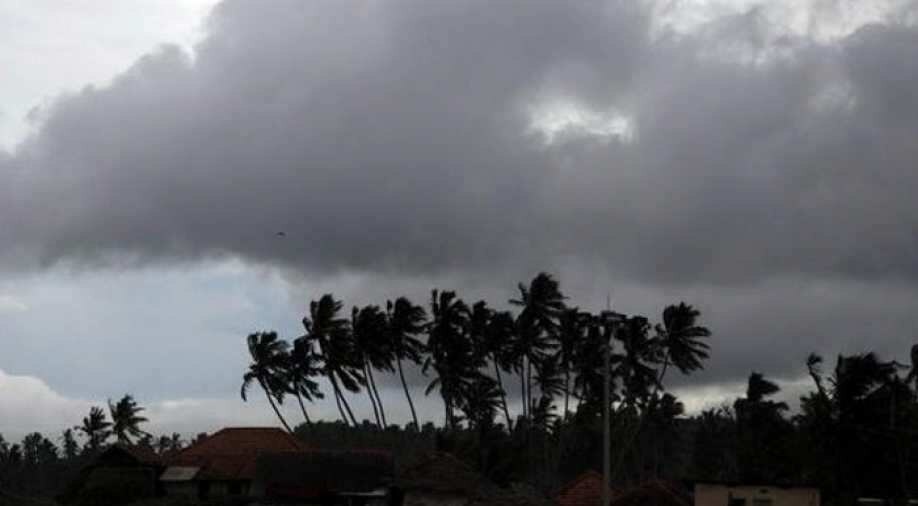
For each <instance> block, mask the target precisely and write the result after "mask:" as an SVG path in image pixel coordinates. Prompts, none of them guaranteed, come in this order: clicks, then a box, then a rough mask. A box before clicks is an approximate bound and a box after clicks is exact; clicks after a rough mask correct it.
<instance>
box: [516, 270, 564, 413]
mask: <svg viewBox="0 0 918 506" xmlns="http://www.w3.org/2000/svg"><path fill="white" fill-rule="evenodd" d="M518 288H519V292H520V294H519V298H518V299H510V304H513V305H515V306H519V307H520V308H521V310H520V313H519V315H517V318H516V338H517V356H518V360H519V362H518V364H517V368H518V370H519V372H520V375H521V382H522V389H523V411H524V416H528V415H529V414H530V413H531V408H532V400H533V394H532V367H533V363H536V362H539V361H541V360H542V359H543V358H544V357H545V355H547V354H548V353H550V352H551V351H552V350H553V349H554V348H555V346H556V343H555V340H556V338H557V333H558V319H559V317H560V315H561V312H562V311H563V310H564V298H565V297H564V295H563V294H562V293H561V291H560V288H559V285H558V282H557V281H556V280H555V279H554V278H552V277H551V275H549V274H547V273H544V272H541V273H539V274H538V275H537V276H536V277H535V278H533V280H532V281H531V282H530V283H529V285H528V286H527V285H525V284H523V283H520V284H519V285H518Z"/></svg>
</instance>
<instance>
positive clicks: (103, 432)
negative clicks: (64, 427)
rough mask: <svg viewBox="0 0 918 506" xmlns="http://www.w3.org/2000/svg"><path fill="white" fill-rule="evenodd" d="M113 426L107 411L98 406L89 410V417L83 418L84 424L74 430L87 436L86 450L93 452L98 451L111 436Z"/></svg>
mask: <svg viewBox="0 0 918 506" xmlns="http://www.w3.org/2000/svg"><path fill="white" fill-rule="evenodd" d="M111 426H112V424H111V422H109V421H108V420H107V419H106V416H105V411H103V410H102V408H100V407H98V406H93V407H91V408H90V409H89V415H88V416H85V417H83V423H82V424H81V425H77V426H76V427H74V429H76V430H77V432H81V433H83V435H84V436H86V440H87V441H86V448H87V449H88V450H90V451H92V452H95V451H96V450H98V449H99V448H100V447H101V446H102V445H103V444H105V440H106V439H108V437H109V436H110V435H111V430H110V428H111Z"/></svg>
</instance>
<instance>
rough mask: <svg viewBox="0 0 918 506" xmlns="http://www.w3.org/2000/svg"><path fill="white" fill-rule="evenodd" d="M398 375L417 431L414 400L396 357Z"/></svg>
mask: <svg viewBox="0 0 918 506" xmlns="http://www.w3.org/2000/svg"><path fill="white" fill-rule="evenodd" d="M398 376H399V378H401V380H402V388H404V389H405V397H406V398H407V399H408V407H409V408H411V419H412V420H414V429H415V430H417V431H420V430H421V426H420V425H418V414H417V412H415V410H414V402H412V401H411V394H410V393H408V383H406V382H405V372H404V371H402V359H401V358H399V359H398ZM505 403H506V401H505ZM505 406H506V404H505Z"/></svg>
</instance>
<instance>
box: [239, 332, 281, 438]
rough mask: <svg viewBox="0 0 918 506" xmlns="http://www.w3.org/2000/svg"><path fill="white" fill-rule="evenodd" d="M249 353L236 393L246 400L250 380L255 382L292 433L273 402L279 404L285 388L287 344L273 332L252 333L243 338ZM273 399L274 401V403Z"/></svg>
mask: <svg viewBox="0 0 918 506" xmlns="http://www.w3.org/2000/svg"><path fill="white" fill-rule="evenodd" d="M246 343H247V344H248V347H249V355H250V357H251V359H252V361H251V362H250V363H249V368H248V370H247V371H246V373H245V374H244V375H243V376H242V387H241V388H240V390H239V395H240V396H241V397H242V400H243V401H246V400H247V393H248V389H249V387H250V386H251V384H252V382H257V383H258V385H259V386H260V387H261V389H262V390H263V391H264V392H265V397H267V398H268V403H270V404H271V408H272V409H273V410H274V414H275V415H277V418H278V419H279V420H280V422H281V424H282V425H283V426H284V428H285V429H287V431H288V432H293V430H292V429H291V428H290V425H288V424H287V420H285V419H284V416H283V415H282V414H281V412H280V409H278V407H277V404H278V403H281V404H282V403H283V401H284V392H286V391H287V381H286V380H287V378H286V376H285V374H284V370H285V367H286V365H287V362H288V358H287V346H288V345H287V343H286V342H285V341H282V340H280V339H278V338H277V333H276V332H255V333H253V334H249V335H248V337H247V338H246ZM275 400H276V401H277V403H275Z"/></svg>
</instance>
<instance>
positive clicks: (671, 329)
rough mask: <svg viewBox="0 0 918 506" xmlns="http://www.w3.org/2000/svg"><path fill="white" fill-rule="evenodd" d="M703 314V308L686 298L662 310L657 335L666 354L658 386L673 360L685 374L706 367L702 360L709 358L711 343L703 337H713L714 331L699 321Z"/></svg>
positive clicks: (659, 343) (658, 378) (664, 354)
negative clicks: (700, 309)
mask: <svg viewBox="0 0 918 506" xmlns="http://www.w3.org/2000/svg"><path fill="white" fill-rule="evenodd" d="M700 315H701V312H700V311H698V310H697V309H695V308H693V307H692V306H690V305H688V304H686V303H684V302H680V303H679V304H678V305H673V306H667V307H666V309H664V310H663V323H662V324H657V326H656V334H657V335H656V338H655V339H656V342H657V345H658V346H660V348H661V350H662V354H663V366H662V368H661V369H660V374H659V376H658V377H657V385H658V388H659V385H662V383H663V377H664V376H666V369H667V367H669V365H670V364H672V365H674V366H675V367H676V368H677V369H679V371H680V372H681V373H682V374H691V373H692V372H693V371H697V370H698V369H702V368H703V367H704V366H703V365H702V363H701V361H702V360H704V359H706V358H708V349H709V346H708V344H707V343H706V342H704V341H703V340H702V339H705V338H708V337H710V336H711V331H710V330H708V329H707V327H703V326H701V325H698V317H699V316H700Z"/></svg>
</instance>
